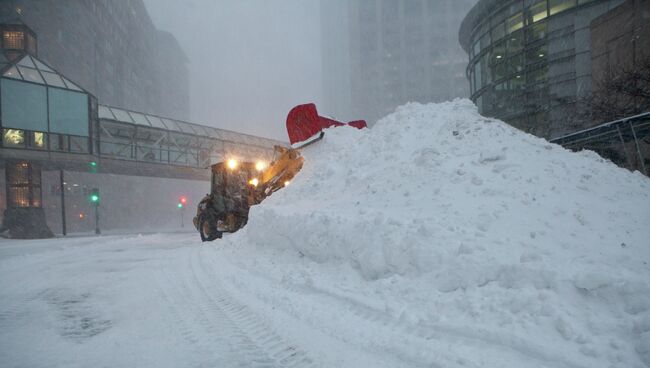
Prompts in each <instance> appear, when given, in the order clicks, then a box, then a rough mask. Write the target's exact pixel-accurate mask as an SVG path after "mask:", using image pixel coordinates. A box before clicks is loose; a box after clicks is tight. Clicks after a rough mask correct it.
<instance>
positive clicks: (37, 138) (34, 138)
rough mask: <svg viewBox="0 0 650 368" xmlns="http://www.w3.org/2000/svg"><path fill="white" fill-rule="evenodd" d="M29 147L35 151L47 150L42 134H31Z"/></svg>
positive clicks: (45, 140)
mask: <svg viewBox="0 0 650 368" xmlns="http://www.w3.org/2000/svg"><path fill="white" fill-rule="evenodd" d="M29 146H30V147H32V148H36V149H45V148H47V139H46V135H45V133H43V132H32V134H31V140H30V142H29Z"/></svg>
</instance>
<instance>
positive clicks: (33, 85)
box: [0, 53, 286, 168]
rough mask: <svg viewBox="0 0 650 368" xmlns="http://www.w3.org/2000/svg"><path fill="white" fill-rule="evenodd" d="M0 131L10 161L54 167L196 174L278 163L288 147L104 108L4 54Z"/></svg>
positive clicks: (37, 64) (56, 76)
mask: <svg viewBox="0 0 650 368" xmlns="http://www.w3.org/2000/svg"><path fill="white" fill-rule="evenodd" d="M0 132H1V137H2V139H1V140H0V150H1V151H2V152H3V156H7V157H13V158H20V157H21V156H25V155H22V154H20V152H24V153H28V151H29V152H31V153H30V154H28V155H26V156H28V157H29V158H33V159H41V160H48V161H52V160H55V159H57V158H61V159H63V158H66V157H67V158H68V159H70V158H71V157H73V156H75V155H76V156H77V158H81V157H83V156H95V157H97V158H99V159H110V160H123V161H131V162H143V163H152V164H164V165H171V166H184V167H193V168H205V167H207V166H209V165H210V164H213V163H216V162H220V161H224V160H226V159H228V158H231V157H234V158H237V159H239V160H242V161H247V160H251V161H254V160H270V159H271V158H272V155H273V147H274V146H275V145H286V143H285V142H281V141H277V140H272V139H267V138H262V137H256V136H252V135H248V134H243V133H237V132H233V131H229V130H224V129H218V128H213V127H209V126H205V125H199V124H193V123H189V122H185V121H181V120H175V119H170V118H166V117H162V116H156V115H152V114H145V113H141V112H136V111H130V110H126V109H122V108H116V107H111V106H105V105H101V104H98V102H97V99H96V98H95V97H94V96H93V95H92V94H90V93H89V92H87V91H86V90H84V89H83V88H81V87H80V86H79V85H77V84H76V83H74V82H72V81H71V80H70V79H69V78H67V77H65V76H63V75H61V74H60V73H58V72H57V71H56V70H55V69H54V68H52V67H51V66H49V65H47V64H46V63H45V62H43V61H41V60H39V59H38V58H37V57H35V56H33V55H30V54H28V53H23V54H21V55H17V56H14V57H13V58H12V59H9V58H7V57H6V56H5V55H2V54H0ZM39 152H40V153H41V155H40V157H39V154H38V153H39ZM10 153H11V154H10ZM87 159H88V160H93V158H92V157H90V158H87ZM77 161H78V160H77Z"/></svg>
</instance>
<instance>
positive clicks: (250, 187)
mask: <svg viewBox="0 0 650 368" xmlns="http://www.w3.org/2000/svg"><path fill="white" fill-rule="evenodd" d="M342 125H350V126H353V127H355V128H358V129H362V128H366V127H367V125H366V122H365V121H363V120H357V121H353V122H350V123H347V124H344V123H341V122H339V121H336V120H334V119H330V118H326V117H322V116H319V115H318V112H317V111H316V106H315V105H314V104H305V105H299V106H296V107H294V108H293V109H292V110H291V111H290V112H289V115H288V116H287V123H286V126H287V133H288V135H289V142H290V143H291V147H283V146H275V147H274V157H273V162H271V163H270V164H268V165H267V164H266V163H265V162H263V161H257V162H239V161H238V160H237V159H235V158H230V159H228V160H226V161H223V162H219V163H217V164H214V165H212V166H211V170H212V178H211V185H210V193H209V194H208V195H206V196H205V197H204V198H203V199H202V200H201V202H199V205H198V208H197V211H196V216H195V217H194V219H193V222H194V227H196V229H197V230H198V232H199V234H200V236H201V240H202V241H212V240H215V239H219V238H221V237H222V236H223V233H234V232H236V231H237V230H239V229H241V228H242V227H244V226H245V225H246V223H247V222H248V212H249V210H250V207H251V206H254V205H256V204H259V203H260V202H262V201H263V200H264V199H265V198H266V197H268V196H270V195H271V194H273V193H274V192H275V191H277V190H279V189H281V188H283V187H285V186H287V185H289V183H290V182H291V180H292V179H293V177H294V176H295V175H296V174H297V173H298V172H299V171H300V169H301V168H302V165H303V161H304V158H303V157H302V155H301V154H300V150H301V149H302V148H304V147H306V146H308V145H310V144H313V143H315V142H316V141H318V140H320V139H322V138H323V136H324V134H325V133H324V132H323V129H326V128H330V127H333V126H342Z"/></svg>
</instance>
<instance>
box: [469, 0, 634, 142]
mask: <svg viewBox="0 0 650 368" xmlns="http://www.w3.org/2000/svg"><path fill="white" fill-rule="evenodd" d="M623 2H624V0H479V2H478V3H477V4H476V5H475V6H474V7H473V8H472V9H471V10H470V12H469V13H468V14H467V16H466V17H465V19H464V20H463V22H462V24H461V28H460V32H459V39H460V43H461V45H462V47H463V48H464V49H465V51H466V52H467V53H468V54H469V60H470V61H469V65H468V67H467V70H466V74H467V78H468V79H469V81H470V89H471V99H472V100H473V101H474V102H475V103H476V105H477V106H478V108H479V111H480V112H481V113H482V114H484V115H486V116H491V117H496V118H499V119H502V120H504V121H505V122H507V123H509V124H511V125H513V126H515V127H517V128H519V129H522V130H524V131H527V132H530V133H532V134H535V135H538V136H542V137H546V138H552V137H557V136H560V135H563V134H566V133H569V132H573V131H575V130H578V129H581V128H583V127H582V126H579V124H578V123H576V122H575V120H574V119H572V117H573V116H575V113H576V108H577V104H576V102H577V101H579V99H580V97H583V96H587V95H589V93H590V91H591V84H592V77H591V51H590V50H591V32H590V23H591V21H592V20H593V19H595V18H597V17H598V16H600V15H602V14H604V13H606V12H608V11H609V10H611V9H612V8H614V7H616V6H618V5H620V4H622V3H623Z"/></svg>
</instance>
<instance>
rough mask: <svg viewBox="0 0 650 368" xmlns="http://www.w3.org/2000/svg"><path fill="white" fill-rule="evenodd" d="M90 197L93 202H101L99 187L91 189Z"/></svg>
mask: <svg viewBox="0 0 650 368" xmlns="http://www.w3.org/2000/svg"><path fill="white" fill-rule="evenodd" d="M89 198H90V202H91V203H92V204H95V205H97V204H99V199H100V197H99V189H97V188H93V189H92V190H91V191H90V197H89Z"/></svg>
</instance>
